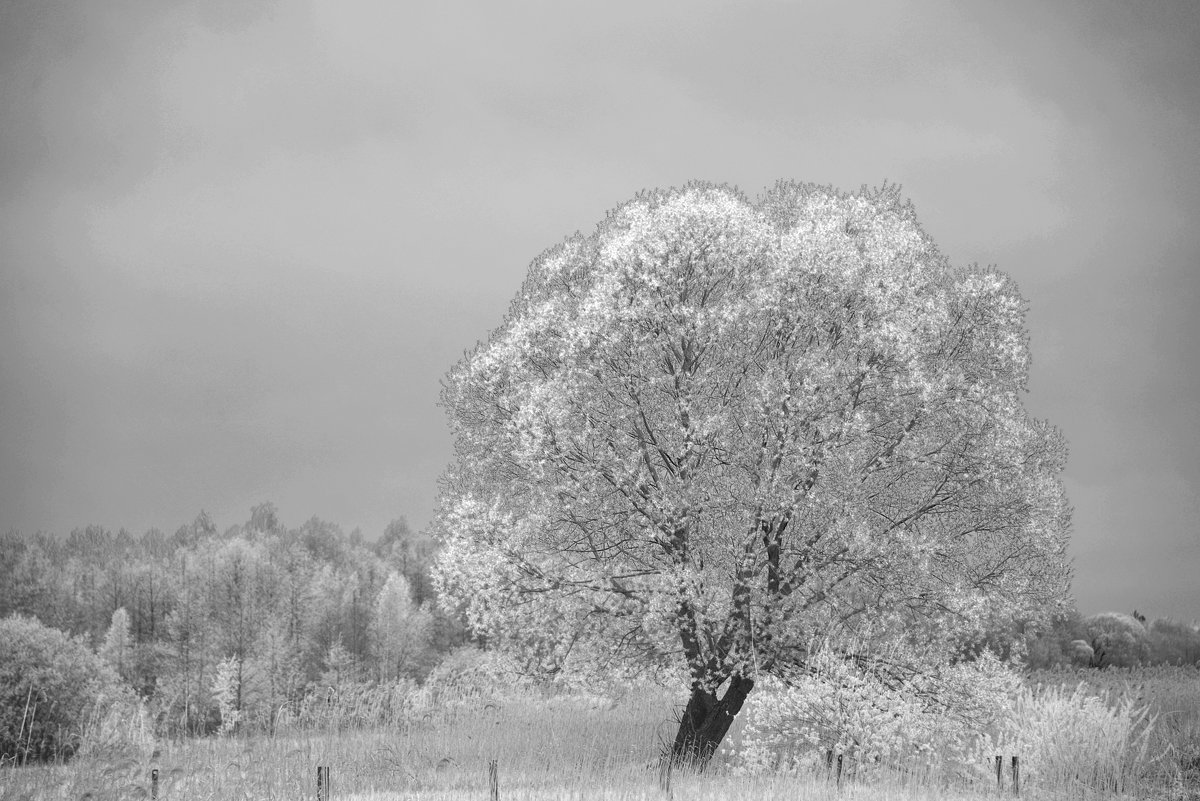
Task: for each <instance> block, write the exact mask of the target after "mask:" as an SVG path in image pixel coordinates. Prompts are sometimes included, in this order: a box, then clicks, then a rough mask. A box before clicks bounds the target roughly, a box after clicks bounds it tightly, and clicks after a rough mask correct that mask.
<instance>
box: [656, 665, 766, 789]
mask: <svg viewBox="0 0 1200 801" xmlns="http://www.w3.org/2000/svg"><path fill="white" fill-rule="evenodd" d="M718 689H719V688H718ZM752 689H754V679H749V678H744V677H742V676H733V677H732V678H730V680H729V687H728V689H726V690H725V695H724V696H722V697H721V698H720V700H718V699H717V695H716V693H711V692H708V691H707V690H705V689H703V688H701V687H692V697H691V698H689V699H688V702H687V706H686V707H685V708H684V710H683V716H682V718H680V720H679V731H678V733H676V735H675V742H674V743H673V744H672V746H671V755H670V760H671V762H672V763H674V764H684V765H691V766H693V767H695V768H697V769H699V770H704V768H705V767H706V766H707V765H708V762H709V760H711V759H712V755H713V754H714V753H715V752H716V750H717V746H719V745H720V744H721V741H722V740H724V739H725V734H726V733H727V732H728V731H729V726H730V724H732V723H733V719H734V718H735V717H737V714H738V712H740V711H741V709H742V703H743V702H744V701H745V700H746V696H747V695H749V694H750V690H752Z"/></svg>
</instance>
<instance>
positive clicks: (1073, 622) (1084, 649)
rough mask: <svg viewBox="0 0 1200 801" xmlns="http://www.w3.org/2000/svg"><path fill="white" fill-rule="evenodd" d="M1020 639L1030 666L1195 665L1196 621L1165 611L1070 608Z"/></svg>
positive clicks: (1199, 632)
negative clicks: (1149, 616)
mask: <svg viewBox="0 0 1200 801" xmlns="http://www.w3.org/2000/svg"><path fill="white" fill-rule="evenodd" d="M1024 640H1025V642H1024V645H1025V656H1024V661H1025V664H1026V665H1027V666H1028V667H1029V668H1030V669H1032V670H1045V669H1053V668H1058V667H1069V666H1070V667H1093V668H1106V667H1139V666H1143V665H1200V625H1198V624H1197V623H1196V622H1195V621H1193V622H1191V623H1187V622H1184V621H1181V620H1175V619H1172V618H1166V617H1163V618H1156V619H1153V620H1147V618H1146V616H1145V615H1143V614H1141V613H1140V612H1138V611H1137V610H1136V609H1135V610H1134V611H1133V613H1132V614H1122V613H1119V612H1102V613H1100V614H1098V615H1090V616H1087V617H1085V616H1083V615H1081V614H1079V612H1077V611H1074V610H1072V611H1069V612H1066V613H1063V614H1060V615H1056V616H1054V617H1053V618H1051V620H1050V622H1049V625H1046V626H1043V627H1041V629H1039V630H1031V631H1029V632H1028V633H1026V635H1025V638H1024Z"/></svg>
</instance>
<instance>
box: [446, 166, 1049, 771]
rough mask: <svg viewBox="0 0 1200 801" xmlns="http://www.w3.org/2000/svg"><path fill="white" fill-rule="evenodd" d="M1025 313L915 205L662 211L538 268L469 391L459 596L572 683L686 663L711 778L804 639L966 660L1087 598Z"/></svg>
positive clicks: (702, 756) (672, 201)
mask: <svg viewBox="0 0 1200 801" xmlns="http://www.w3.org/2000/svg"><path fill="white" fill-rule="evenodd" d="M1024 314H1025V303H1024V301H1023V300H1022V298H1021V296H1020V295H1019V294H1018V292H1017V288H1016V286H1015V285H1014V283H1013V281H1012V280H1011V279H1009V278H1008V277H1007V276H1005V275H1004V274H1002V273H1000V272H998V271H996V270H994V269H978V268H970V269H955V268H953V267H951V266H950V265H949V263H948V262H947V260H946V258H945V257H944V256H943V255H942V254H941V253H939V251H938V250H937V248H936V246H935V245H934V243H933V241H932V240H931V239H930V237H929V236H928V235H927V234H926V233H925V232H924V231H923V230H922V229H921V228H920V226H919V225H918V223H917V220H916V217H915V213H914V210H913V208H912V205H911V204H910V203H908V202H906V201H904V200H902V199H901V196H900V194H899V191H898V189H897V188H896V187H887V186H885V187H883V188H882V189H880V190H867V189H866V188H864V189H863V190H861V191H860V192H858V193H854V194H845V193H841V192H838V191H835V190H833V189H831V188H823V187H817V186H812V185H801V184H796V183H779V184H778V185H776V186H775V187H774V188H773V189H772V190H770V191H768V192H766V193H765V194H764V195H763V196H762V197H760V198H759V199H758V200H757V201H750V200H748V199H747V198H746V197H744V196H743V195H742V194H741V193H739V192H738V191H737V190H735V189H731V188H729V187H726V186H715V185H711V184H706V183H691V184H688V185H687V186H685V187H684V188H683V189H672V190H667V191H652V192H646V193H642V194H640V195H638V196H637V197H636V198H634V199H633V200H632V201H630V202H628V203H626V204H624V205H622V206H620V207H619V208H617V209H616V210H615V211H613V212H611V213H610V214H609V215H608V216H607V218H606V219H605V220H604V221H603V222H602V223H601V224H600V225H599V226H598V227H597V229H596V231H595V232H594V233H592V234H591V235H590V236H582V235H579V234H576V235H575V236H573V237H570V238H568V239H567V240H566V241H564V242H563V243H562V244H560V245H558V246H556V247H553V248H551V249H549V250H547V251H546V252H545V253H543V254H542V255H541V256H540V257H539V258H538V259H536V260H535V261H534V262H533V264H532V265H531V267H530V269H529V274H528V277H527V279H526V281H525V283H524V285H523V286H522V288H521V290H520V292H519V293H518V294H517V296H516V298H515V299H514V300H513V301H512V304H511V308H510V310H509V313H508V314H507V316H506V318H505V319H504V322H503V323H502V325H501V326H500V327H499V328H497V329H496V330H495V331H493V332H492V334H491V336H490V338H489V339H488V341H487V342H486V343H481V344H480V345H479V346H478V347H476V348H475V349H474V350H473V351H472V352H469V353H468V354H467V355H466V356H465V357H464V358H463V359H462V360H461V361H460V362H459V363H458V364H457V365H456V366H455V367H454V368H453V369H452V370H451V372H450V373H449V375H448V376H447V380H446V382H445V389H444V392H443V398H442V403H443V405H444V407H445V408H446V410H447V413H448V415H449V418H450V424H451V428H452V431H453V435H454V438H455V446H456V458H455V461H454V463H453V464H452V465H451V467H450V468H449V470H448V471H447V473H446V475H445V476H444V478H443V487H442V497H441V504H442V509H441V512H440V515H439V525H440V527H441V530H442V537H443V539H444V546H445V547H444V549H443V551H442V553H441V555H440V557H439V561H438V564H437V566H436V571H435V572H436V576H435V581H436V583H437V586H438V588H439V590H440V592H441V594H442V598H443V601H444V602H445V603H447V604H448V605H453V606H455V607H456V608H458V609H459V610H461V611H462V612H463V613H465V615H466V617H467V620H468V622H469V624H470V625H471V626H472V627H473V628H474V629H475V630H476V631H477V632H478V633H480V634H484V635H486V636H487V637H488V638H489V641H491V642H496V643H498V644H500V645H502V646H504V645H508V646H510V647H513V648H514V649H521V648H533V647H536V649H537V653H538V654H539V656H540V657H541V658H542V659H544V660H549V661H550V662H552V663H553V662H555V660H558V661H561V659H562V658H563V657H564V656H565V655H566V654H567V653H568V652H569V651H570V650H571V649H572V648H575V649H576V651H577V652H578V650H579V648H580V647H581V646H582V645H583V644H586V643H589V642H591V643H596V642H601V643H604V649H603V652H604V653H607V654H609V655H614V654H615V655H625V656H628V657H630V658H635V659H636V658H640V657H644V656H647V655H649V656H652V657H653V656H658V657H660V658H661V657H663V656H666V657H671V658H678V659H680V660H681V661H682V662H683V663H684V664H686V667H687V670H688V673H689V675H690V693H691V694H690V700H689V701H688V703H687V706H686V708H685V710H684V713H683V715H682V719H681V722H680V727H679V731H678V735H677V737H676V739H675V742H674V747H673V755H674V757H676V758H679V759H688V760H692V761H696V762H699V763H700V764H701V765H703V764H704V763H705V762H706V761H707V760H708V758H709V757H710V756H711V755H712V753H713V751H714V750H715V748H716V747H717V746H718V745H719V743H720V742H721V739H722V738H723V737H724V735H725V733H726V731H727V730H728V728H729V725H730V723H731V722H732V720H733V718H734V716H735V715H736V714H737V713H738V711H739V710H740V708H741V706H742V703H743V701H744V700H745V698H746V695H747V693H749V692H750V691H751V689H752V688H753V686H754V682H755V679H756V677H757V676H758V675H759V674H760V673H761V672H763V671H780V670H785V669H788V668H793V667H795V666H798V665H799V666H802V665H803V664H804V662H805V660H806V656H807V653H808V649H809V648H810V645H811V643H813V642H816V641H819V640H822V639H825V640H828V639H829V638H838V637H842V638H845V637H847V636H858V637H859V639H860V640H861V638H862V636H864V632H865V631H866V630H867V628H868V627H869V629H870V631H871V632H872V635H871V636H875V637H878V636H881V635H882V636H885V637H890V638H892V639H894V640H895V639H900V640H903V639H907V640H909V641H912V642H917V641H923V642H938V641H949V640H952V639H953V638H954V637H955V636H957V635H958V634H961V633H970V632H972V631H974V630H977V629H979V628H980V626H981V621H986V620H994V619H995V618H996V616H997V615H999V614H1004V613H1009V614H1013V615H1016V614H1030V613H1032V612H1035V611H1036V610H1037V609H1038V608H1040V607H1042V606H1043V605H1045V604H1047V603H1049V602H1051V601H1053V600H1055V599H1058V598H1060V597H1061V596H1063V595H1064V594H1065V593H1066V591H1067V589H1068V582H1069V570H1068V567H1067V564H1066V560H1065V557H1064V551H1065V546H1066V539H1067V534H1068V527H1069V510H1068V507H1067V505H1066V502H1065V499H1064V495H1063V491H1062V487H1061V484H1060V482H1059V478H1058V475H1059V472H1060V471H1061V470H1062V468H1063V464H1064V461H1065V455H1066V448H1065V444H1064V442H1063V439H1062V437H1061V436H1060V434H1059V433H1058V432H1057V431H1056V430H1055V429H1053V428H1052V427H1051V426H1049V425H1047V424H1046V423H1044V422H1041V421H1037V420H1034V419H1031V418H1030V417H1028V416H1027V414H1026V412H1025V410H1024V408H1023V406H1022V403H1021V393H1022V392H1023V391H1024V390H1025V386H1026V380H1027V373H1028V368H1029V352H1028V337H1027V332H1026V329H1025V327H1024Z"/></svg>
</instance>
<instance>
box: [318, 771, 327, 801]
mask: <svg viewBox="0 0 1200 801" xmlns="http://www.w3.org/2000/svg"><path fill="white" fill-rule="evenodd" d="M317 801H329V768H328V767H327V766H325V765H318V766H317Z"/></svg>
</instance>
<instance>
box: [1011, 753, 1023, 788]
mask: <svg viewBox="0 0 1200 801" xmlns="http://www.w3.org/2000/svg"><path fill="white" fill-rule="evenodd" d="M1012 768H1013V795H1020V794H1021V763H1020V762H1019V761H1017V757H1015V756H1014V757H1013V758H1012Z"/></svg>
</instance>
